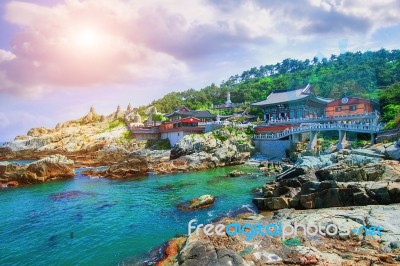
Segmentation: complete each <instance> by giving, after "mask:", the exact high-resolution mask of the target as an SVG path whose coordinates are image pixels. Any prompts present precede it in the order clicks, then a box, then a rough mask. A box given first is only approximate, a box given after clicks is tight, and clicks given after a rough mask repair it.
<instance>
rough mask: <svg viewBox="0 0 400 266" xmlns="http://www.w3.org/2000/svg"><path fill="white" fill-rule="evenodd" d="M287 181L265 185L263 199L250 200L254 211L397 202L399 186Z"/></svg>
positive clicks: (392, 183) (375, 183)
mask: <svg viewBox="0 0 400 266" xmlns="http://www.w3.org/2000/svg"><path fill="white" fill-rule="evenodd" d="M290 181H291V182H285V183H284V184H283V183H278V184H267V185H265V186H264V187H263V196H264V197H263V198H255V199H253V202H254V203H255V205H256V206H257V208H258V209H259V210H278V209H284V208H296V209H319V208H329V207H345V206H365V205H372V204H391V203H400V183H397V182H390V183H388V182H346V183H343V182H336V181H322V182H317V181H306V182H305V183H301V182H300V181H299V180H296V179H292V180H290Z"/></svg>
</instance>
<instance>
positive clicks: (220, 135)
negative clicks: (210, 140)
mask: <svg viewBox="0 0 400 266" xmlns="http://www.w3.org/2000/svg"><path fill="white" fill-rule="evenodd" d="M213 136H214V137H215V138H216V139H219V140H220V141H222V142H224V141H225V140H227V139H228V137H227V136H225V135H222V134H221V133H220V132H219V130H216V131H213Z"/></svg>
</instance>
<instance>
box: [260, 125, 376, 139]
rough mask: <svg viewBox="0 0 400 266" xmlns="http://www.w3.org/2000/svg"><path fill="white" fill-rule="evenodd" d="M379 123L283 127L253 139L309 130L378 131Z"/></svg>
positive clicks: (278, 137)
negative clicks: (280, 130)
mask: <svg viewBox="0 0 400 266" xmlns="http://www.w3.org/2000/svg"><path fill="white" fill-rule="evenodd" d="M381 128H382V126H381V125H364V124H342V123H335V124H328V123H327V124H315V125H310V126H306V127H296V128H290V129H285V130H283V131H282V132H279V133H276V134H258V135H254V137H253V138H254V139H281V138H284V137H287V136H289V135H292V134H295V133H304V132H309V131H329V130H343V131H355V132H360V133H378V132H379V131H380V130H381Z"/></svg>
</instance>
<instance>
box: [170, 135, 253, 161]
mask: <svg viewBox="0 0 400 266" xmlns="http://www.w3.org/2000/svg"><path fill="white" fill-rule="evenodd" d="M252 151H253V146H252V144H251V138H249V136H247V135H246V134H245V133H244V132H243V131H239V130H236V129H232V128H221V129H218V130H216V131H212V132H208V133H205V134H192V135H187V136H185V137H183V138H182V139H181V140H180V142H178V143H177V144H176V145H175V146H174V147H173V148H172V150H171V155H170V159H171V160H174V159H178V158H182V157H185V156H190V155H193V154H199V153H207V154H209V155H210V156H208V158H207V159H206V160H207V161H212V162H213V163H214V164H215V166H224V165H233V164H240V163H244V162H245V161H246V160H248V159H249V157H250V152H252ZM199 163H200V164H201V163H202V162H199Z"/></svg>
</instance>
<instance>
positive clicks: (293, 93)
mask: <svg viewBox="0 0 400 266" xmlns="http://www.w3.org/2000/svg"><path fill="white" fill-rule="evenodd" d="M310 96H311V97H313V98H314V99H316V100H317V101H322V102H325V103H328V102H330V101H332V100H331V99H325V98H322V97H317V96H315V95H314V93H313V90H312V88H311V86H310V84H308V85H307V86H306V87H304V88H298V89H294V90H280V91H273V92H271V94H270V95H268V97H267V99H265V100H263V101H260V102H256V103H252V104H251V105H252V106H263V105H273V104H279V103H287V102H291V101H298V100H301V99H304V98H307V97H310Z"/></svg>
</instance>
